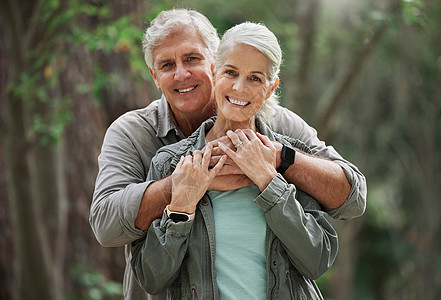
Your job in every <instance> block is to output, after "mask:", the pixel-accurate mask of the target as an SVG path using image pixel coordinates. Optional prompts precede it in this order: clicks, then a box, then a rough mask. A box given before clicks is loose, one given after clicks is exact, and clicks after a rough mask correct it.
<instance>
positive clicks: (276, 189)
mask: <svg viewBox="0 0 441 300" xmlns="http://www.w3.org/2000/svg"><path fill="white" fill-rule="evenodd" d="M255 202H256V204H257V205H258V206H259V207H260V208H261V209H263V211H264V212H265V216H266V221H267V224H268V226H269V227H270V228H271V230H272V231H273V232H274V234H275V235H276V236H277V237H278V239H279V240H280V241H281V242H282V244H283V246H284V247H285V250H286V252H287V254H288V256H289V258H290V260H291V262H292V264H293V265H294V266H295V267H296V269H297V270H298V271H299V272H300V273H301V274H302V275H304V276H305V277H308V278H310V279H313V280H314V279H317V278H319V277H320V276H321V275H323V274H324V273H325V272H326V271H327V270H328V269H329V268H330V267H331V266H332V264H333V262H334V260H335V258H336V256H337V251H338V239H337V233H336V232H335V230H334V228H333V227H332V225H331V223H330V221H329V218H328V216H327V215H326V213H325V212H323V211H321V210H320V206H319V204H318V203H317V202H316V201H315V200H314V199H313V198H312V197H310V196H308V195H307V194H305V193H303V192H301V191H299V190H297V189H296V187H295V186H294V185H292V184H288V183H287V182H286V180H285V179H284V178H283V177H282V175H280V174H277V176H276V177H274V178H273V180H272V181H271V183H270V184H269V185H268V186H267V188H266V189H265V190H264V191H263V192H262V193H261V194H260V195H259V196H258V197H257V198H256V199H255Z"/></svg>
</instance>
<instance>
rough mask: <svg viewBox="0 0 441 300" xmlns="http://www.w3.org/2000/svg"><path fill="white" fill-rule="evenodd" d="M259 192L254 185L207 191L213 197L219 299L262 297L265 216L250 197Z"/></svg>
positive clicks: (264, 264)
mask: <svg viewBox="0 0 441 300" xmlns="http://www.w3.org/2000/svg"><path fill="white" fill-rule="evenodd" d="M259 193H260V190H259V188H258V187H257V186H256V185H254V186H250V187H244V188H241V189H237V190H233V191H227V192H219V191H209V192H208V194H209V196H210V198H211V199H212V201H213V212H214V224H215V237H216V256H215V269H216V273H217V285H218V287H219V296H220V299H265V294H266V255H265V236H266V220H265V214H264V212H263V211H262V209H260V208H259V207H258V206H257V205H256V203H255V202H254V201H253V200H254V199H255V198H256V197H257V196H258V194H259Z"/></svg>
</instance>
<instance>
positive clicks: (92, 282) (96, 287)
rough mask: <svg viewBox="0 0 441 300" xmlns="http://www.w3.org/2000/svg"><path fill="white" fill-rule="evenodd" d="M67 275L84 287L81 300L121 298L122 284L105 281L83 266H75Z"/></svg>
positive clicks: (99, 275)
mask: <svg viewBox="0 0 441 300" xmlns="http://www.w3.org/2000/svg"><path fill="white" fill-rule="evenodd" d="M69 273H70V277H71V278H72V280H73V281H75V282H77V283H78V284H80V286H82V287H84V289H85V291H86V292H85V293H84V294H83V295H81V296H80V297H81V299H88V300H102V299H121V298H122V296H123V290H122V284H120V283H118V282H114V281H110V280H107V279H106V278H105V277H104V276H103V275H102V274H100V273H99V272H97V271H95V270H91V269H89V268H87V267H85V266H83V265H77V266H75V267H73V268H72V269H71V270H70V272H69ZM67 299H69V297H67Z"/></svg>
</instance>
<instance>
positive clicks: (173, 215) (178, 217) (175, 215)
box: [165, 205, 195, 222]
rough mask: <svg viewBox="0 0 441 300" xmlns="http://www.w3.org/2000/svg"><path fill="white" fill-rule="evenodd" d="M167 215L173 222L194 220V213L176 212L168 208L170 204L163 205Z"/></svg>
mask: <svg viewBox="0 0 441 300" xmlns="http://www.w3.org/2000/svg"><path fill="white" fill-rule="evenodd" d="M165 210H166V212H167V216H168V217H169V218H170V219H172V220H173V221H175V222H189V221H192V220H194V216H195V213H192V214H187V213H183V212H176V211H171V210H170V205H167V206H166V207H165Z"/></svg>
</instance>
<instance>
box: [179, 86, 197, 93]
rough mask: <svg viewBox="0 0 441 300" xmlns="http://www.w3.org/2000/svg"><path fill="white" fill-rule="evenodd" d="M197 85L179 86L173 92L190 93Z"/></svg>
mask: <svg viewBox="0 0 441 300" xmlns="http://www.w3.org/2000/svg"><path fill="white" fill-rule="evenodd" d="M197 87H198V85H197V84H196V85H192V86H187V87H180V88H177V89H175V92H178V93H179V94H186V93H190V92H192V91H194V90H195V89H196V88H197Z"/></svg>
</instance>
